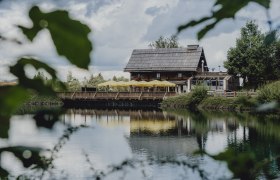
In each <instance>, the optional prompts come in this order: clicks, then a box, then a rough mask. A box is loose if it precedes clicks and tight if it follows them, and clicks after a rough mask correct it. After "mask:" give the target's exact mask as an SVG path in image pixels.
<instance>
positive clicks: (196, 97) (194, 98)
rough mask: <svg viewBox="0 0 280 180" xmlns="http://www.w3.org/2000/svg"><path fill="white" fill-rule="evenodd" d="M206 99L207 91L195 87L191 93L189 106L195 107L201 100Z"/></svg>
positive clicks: (201, 87)
mask: <svg viewBox="0 0 280 180" xmlns="http://www.w3.org/2000/svg"><path fill="white" fill-rule="evenodd" d="M206 97H207V90H206V89H205V88H204V87H203V86H197V87H196V88H195V89H194V90H193V91H192V92H191V101H190V102H189V103H190V104H189V106H192V107H193V106H197V105H198V104H199V103H200V102H201V101H202V100H203V99H205V98H206Z"/></svg>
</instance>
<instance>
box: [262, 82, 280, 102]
mask: <svg viewBox="0 0 280 180" xmlns="http://www.w3.org/2000/svg"><path fill="white" fill-rule="evenodd" d="M258 100H259V101H260V102H261V103H266V102H271V101H277V102H280V81H276V82H273V83H270V84H267V85H264V86H263V87H261V88H260V89H259V92H258Z"/></svg>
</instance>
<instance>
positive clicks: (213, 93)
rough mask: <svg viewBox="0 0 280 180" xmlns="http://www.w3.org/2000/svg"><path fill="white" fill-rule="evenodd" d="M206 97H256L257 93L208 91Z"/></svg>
mask: <svg viewBox="0 0 280 180" xmlns="http://www.w3.org/2000/svg"><path fill="white" fill-rule="evenodd" d="M208 95H210V96H223V97H240V96H252V97H254V96H257V92H252V91H246V92H239V91H232V92H226V91H208Z"/></svg>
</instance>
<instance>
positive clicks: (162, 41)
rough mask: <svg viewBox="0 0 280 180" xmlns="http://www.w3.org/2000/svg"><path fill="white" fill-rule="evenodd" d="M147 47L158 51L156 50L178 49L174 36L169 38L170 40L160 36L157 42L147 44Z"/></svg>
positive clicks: (176, 39)
mask: <svg viewBox="0 0 280 180" xmlns="http://www.w3.org/2000/svg"><path fill="white" fill-rule="evenodd" d="M149 47H151V48H154V49H158V48H178V47H179V43H178V38H177V36H175V35H172V36H170V38H166V37H163V36H160V37H159V38H158V40H156V41H154V42H152V43H150V44H149Z"/></svg>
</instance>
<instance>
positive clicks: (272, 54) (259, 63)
mask: <svg viewBox="0 0 280 180" xmlns="http://www.w3.org/2000/svg"><path fill="white" fill-rule="evenodd" d="M266 37H267V36H266V34H263V33H262V32H261V31H260V30H259V28H258V25H257V24H255V22H253V21H249V22H247V23H246V25H245V27H243V28H241V36H240V38H238V39H237V40H236V46H235V47H233V48H230V49H229V51H228V53H227V61H226V62H225V63H224V66H225V68H227V69H228V72H229V74H232V75H236V76H240V77H242V78H243V79H244V85H246V86H248V87H253V88H257V87H258V86H259V85H260V84H262V83H265V82H267V81H269V80H274V79H276V78H277V77H278V76H279V75H278V74H277V72H278V68H277V66H279V59H278V60H277V58H276V52H277V49H279V46H278V47H277V44H279V43H277V42H276V40H274V41H273V42H271V43H266V41H265V40H266Z"/></svg>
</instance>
